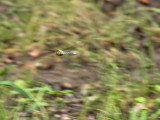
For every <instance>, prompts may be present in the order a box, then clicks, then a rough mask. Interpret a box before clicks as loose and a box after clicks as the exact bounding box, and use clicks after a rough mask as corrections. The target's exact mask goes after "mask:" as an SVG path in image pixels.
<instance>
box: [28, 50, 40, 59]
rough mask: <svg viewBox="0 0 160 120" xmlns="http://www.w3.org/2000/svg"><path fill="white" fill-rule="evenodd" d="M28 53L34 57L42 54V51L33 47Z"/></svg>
mask: <svg viewBox="0 0 160 120" xmlns="http://www.w3.org/2000/svg"><path fill="white" fill-rule="evenodd" d="M28 55H30V56H32V57H38V56H40V55H41V51H40V50H39V49H33V50H32V51H30V52H28Z"/></svg>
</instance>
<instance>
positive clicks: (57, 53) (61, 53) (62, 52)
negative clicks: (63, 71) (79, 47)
mask: <svg viewBox="0 0 160 120" xmlns="http://www.w3.org/2000/svg"><path fill="white" fill-rule="evenodd" d="M56 55H58V56H62V55H77V52H67V51H63V50H57V51H56Z"/></svg>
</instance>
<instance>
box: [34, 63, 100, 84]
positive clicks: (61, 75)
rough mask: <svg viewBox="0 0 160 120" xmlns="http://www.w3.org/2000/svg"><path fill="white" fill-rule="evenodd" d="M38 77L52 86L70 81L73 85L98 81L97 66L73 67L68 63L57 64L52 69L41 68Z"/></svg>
mask: <svg viewBox="0 0 160 120" xmlns="http://www.w3.org/2000/svg"><path fill="white" fill-rule="evenodd" d="M36 79H38V80H40V81H42V82H45V83H47V84H49V85H51V86H54V87H55V85H56V86H57V85H58V86H60V85H61V84H64V83H69V84H71V85H72V87H80V86H81V85H83V84H86V83H90V82H94V81H96V80H97V79H98V78H97V76H96V74H95V68H94V67H90V66H85V67H75V68H73V67H71V66H69V65H66V64H63V63H62V64H60V65H55V66H54V68H53V69H51V70H41V71H39V74H38V75H37V76H36Z"/></svg>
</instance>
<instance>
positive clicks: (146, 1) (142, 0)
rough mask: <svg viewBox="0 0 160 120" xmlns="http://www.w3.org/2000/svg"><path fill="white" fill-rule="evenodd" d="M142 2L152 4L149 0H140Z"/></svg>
mask: <svg viewBox="0 0 160 120" xmlns="http://www.w3.org/2000/svg"><path fill="white" fill-rule="evenodd" d="M139 1H140V2H141V3H143V4H146V5H148V4H150V1H149V0H139Z"/></svg>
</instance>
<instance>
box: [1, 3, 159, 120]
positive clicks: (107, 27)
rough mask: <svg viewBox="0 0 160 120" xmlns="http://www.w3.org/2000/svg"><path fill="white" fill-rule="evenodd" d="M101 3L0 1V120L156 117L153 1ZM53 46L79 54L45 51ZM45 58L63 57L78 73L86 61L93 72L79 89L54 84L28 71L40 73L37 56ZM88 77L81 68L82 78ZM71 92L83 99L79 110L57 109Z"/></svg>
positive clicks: (156, 51)
mask: <svg viewBox="0 0 160 120" xmlns="http://www.w3.org/2000/svg"><path fill="white" fill-rule="evenodd" d="M146 1H147V0H146ZM102 3H103V2H97V3H96V2H95V1H93V0H36V1H33V0H23V1H22V0H14V1H12V0H5V1H4V0H1V1H0V20H1V21H0V45H1V46H0V52H1V53H0V54H1V58H2V59H1V61H0V65H1V68H0V71H1V72H0V79H1V81H0V91H1V92H0V96H1V99H0V119H1V120H21V119H24V120H71V119H73V120H158V119H159V118H160V98H159V97H160V96H159V95H160V80H159V79H160V73H159V64H160V62H159V60H160V57H159V46H160V42H159V41H160V40H159V37H160V28H159V24H158V22H157V20H156V19H154V17H153V16H158V13H159V12H160V9H159V8H152V7H146V6H143V5H140V6H138V5H137V4H138V3H137V2H136V1H132V0H126V1H125V2H124V3H123V4H122V5H120V6H118V7H117V8H116V11H109V12H105V11H102V9H101V6H102ZM145 4H150V3H145ZM135 6H138V7H137V9H135ZM153 7H154V6H153ZM35 48H36V49H35ZM58 49H62V50H68V51H72V50H74V51H78V53H79V54H78V55H75V56H70V55H66V56H54V55H55V54H54V53H53V52H51V53H49V54H48V51H55V50H58ZM30 51H31V52H30ZM46 51H47V52H46ZM53 56H54V58H53ZM48 59H49V60H52V61H53V64H55V65H57V64H61V63H56V62H57V61H63V59H65V60H66V59H67V60H70V61H71V63H68V64H69V67H72V69H73V70H74V71H78V72H79V73H80V74H81V69H80V68H83V69H87V67H88V66H89V65H88V63H91V65H93V66H94V70H96V71H94V72H95V74H96V75H97V77H98V79H97V81H96V82H95V84H89V85H88V86H89V87H88V88H87V89H85V88H84V89H83V88H82V89H81V86H79V88H78V90H77V89H64V90H62V89H60V90H56V89H54V88H55V86H52V85H49V84H47V83H46V81H45V80H42V81H41V82H40V81H38V80H37V79H36V78H35V77H34V76H41V74H39V71H40V70H39V66H38V67H37V64H36V63H37V62H39V61H40V62H41V61H46V60H48ZM35 64H36V65H35ZM38 65H39V64H38ZM47 68H49V66H47V67H46V66H44V67H42V68H41V69H47ZM63 69H66V68H65V67H64V68H63ZM62 76H63V75H62ZM88 76H89V75H88ZM88 76H87V77H88ZM87 77H84V76H83V75H81V79H85V80H86V81H87ZM74 80H75V79H74ZM64 82H65V81H64ZM91 82H93V81H91ZM68 88H70V87H68ZM77 91H78V92H77ZM81 93H83V94H81ZM73 96H74V97H73ZM73 98H76V99H80V101H81V103H80V104H82V108H81V109H78V114H76V115H73V114H72V113H69V112H66V113H65V114H64V115H62V116H58V115H59V113H57V112H55V111H57V110H61V109H62V110H64V109H65V108H66V106H67V105H66V104H67V102H68V101H70V99H73ZM78 105H79V104H78ZM73 111H74V110H73ZM8 113H9V115H8Z"/></svg>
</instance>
